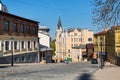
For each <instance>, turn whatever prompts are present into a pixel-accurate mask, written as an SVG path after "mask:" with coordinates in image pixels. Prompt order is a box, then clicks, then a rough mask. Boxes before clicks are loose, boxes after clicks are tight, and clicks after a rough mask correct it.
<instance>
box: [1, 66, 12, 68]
mask: <svg viewBox="0 0 120 80" xmlns="http://www.w3.org/2000/svg"><path fill="white" fill-rule="evenodd" d="M8 67H10V66H0V68H8Z"/></svg>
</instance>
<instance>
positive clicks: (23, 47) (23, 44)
mask: <svg viewBox="0 0 120 80" xmlns="http://www.w3.org/2000/svg"><path fill="white" fill-rule="evenodd" d="M22 49H25V42H24V41H22Z"/></svg>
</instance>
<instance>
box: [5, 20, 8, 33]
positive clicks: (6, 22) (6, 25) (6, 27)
mask: <svg viewBox="0 0 120 80" xmlns="http://www.w3.org/2000/svg"><path fill="white" fill-rule="evenodd" d="M5 30H6V31H9V21H5Z"/></svg>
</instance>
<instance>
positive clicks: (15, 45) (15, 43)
mask: <svg viewBox="0 0 120 80" xmlns="http://www.w3.org/2000/svg"><path fill="white" fill-rule="evenodd" d="M14 49H17V41H14Z"/></svg>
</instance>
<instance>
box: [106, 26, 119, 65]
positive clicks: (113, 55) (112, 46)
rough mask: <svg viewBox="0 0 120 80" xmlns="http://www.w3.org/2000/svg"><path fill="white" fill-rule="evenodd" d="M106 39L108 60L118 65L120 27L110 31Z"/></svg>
mask: <svg viewBox="0 0 120 80" xmlns="http://www.w3.org/2000/svg"><path fill="white" fill-rule="evenodd" d="M106 37H107V39H106V43H107V53H108V60H109V61H110V62H111V63H114V64H117V63H118V62H117V61H118V57H119V58H120V26H114V27H112V28H111V29H109V30H108V32H107V35H106ZM119 65H120V61H119Z"/></svg>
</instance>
